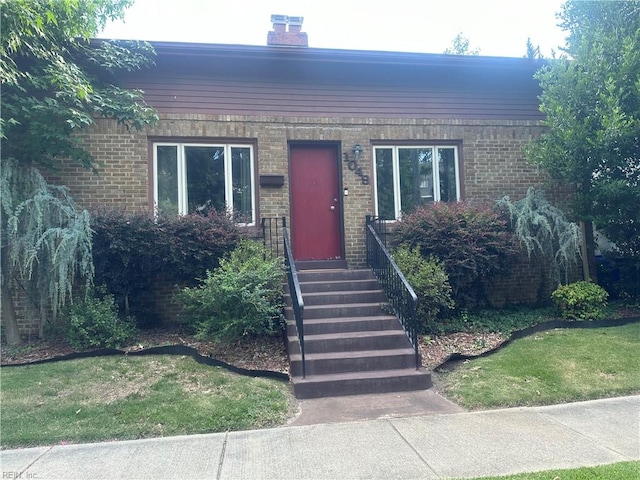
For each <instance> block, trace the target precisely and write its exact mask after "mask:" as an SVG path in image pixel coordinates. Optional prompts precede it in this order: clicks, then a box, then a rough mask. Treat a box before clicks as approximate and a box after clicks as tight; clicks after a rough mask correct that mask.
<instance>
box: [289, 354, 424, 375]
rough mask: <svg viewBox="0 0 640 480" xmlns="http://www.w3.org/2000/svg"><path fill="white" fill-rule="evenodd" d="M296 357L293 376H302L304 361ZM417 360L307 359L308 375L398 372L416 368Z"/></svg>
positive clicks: (291, 368)
mask: <svg viewBox="0 0 640 480" xmlns="http://www.w3.org/2000/svg"><path fill="white" fill-rule="evenodd" d="M299 358H300V355H299V354H298V355H296V356H295V357H294V358H292V359H291V361H290V363H289V371H290V373H291V375H294V376H301V375H302V361H301V360H299ZM415 366H416V359H415V356H414V355H413V354H398V355H385V356H384V357H364V358H331V359H317V360H316V359H310V358H308V357H307V359H306V374H307V375H324V374H331V373H346V372H368V371H372V370H396V369H401V368H415Z"/></svg>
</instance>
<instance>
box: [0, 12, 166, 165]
mask: <svg viewBox="0 0 640 480" xmlns="http://www.w3.org/2000/svg"><path fill="white" fill-rule="evenodd" d="M130 3H131V2H130V1H129V0H82V1H75V0H56V1H45V0H9V1H5V2H3V3H2V8H0V15H1V20H2V25H1V30H0V32H1V33H0V38H1V39H2V42H1V44H0V72H1V73H0V75H1V77H0V78H1V79H2V121H1V123H0V133H1V135H2V138H3V145H2V157H3V158H7V157H13V158H15V159H17V160H18V161H19V162H24V163H30V164H36V165H41V166H46V167H49V168H51V167H54V166H55V165H56V160H57V159H59V158H71V159H72V160H73V161H75V162H77V163H79V164H81V165H83V166H84V167H87V168H94V169H95V166H94V162H93V158H92V156H91V154H90V153H89V152H88V151H86V150H85V149H83V148H81V146H79V145H78V143H77V138H76V137H74V136H73V135H72V133H73V132H75V131H78V130H79V129H81V128H84V127H87V126H89V125H92V124H93V123H94V119H95V118H96V117H100V116H102V117H108V118H115V119H116V120H117V121H118V123H121V124H123V125H125V126H127V127H134V128H142V127H144V126H145V125H147V124H149V123H151V122H154V121H156V119H157V114H156V112H155V111H154V110H153V109H152V108H150V107H148V106H147V105H146V104H145V103H144V102H143V101H142V93H141V92H139V91H135V90H127V89H124V88H121V87H118V86H117V85H116V82H115V74H117V73H119V72H122V71H131V70H136V69H139V68H143V67H146V66H148V65H151V64H152V63H153V57H152V55H153V49H152V47H151V46H150V45H149V44H147V43H145V42H94V43H91V41H90V37H91V36H92V35H95V34H96V33H98V31H99V30H100V29H101V28H102V27H104V25H105V23H106V22H107V21H108V20H110V19H117V18H121V17H122V15H123V11H124V8H125V7H126V6H128V5H129V4H130Z"/></svg>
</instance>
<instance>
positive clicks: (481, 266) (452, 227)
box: [398, 202, 518, 308]
mask: <svg viewBox="0 0 640 480" xmlns="http://www.w3.org/2000/svg"><path fill="white" fill-rule="evenodd" d="M398 242H399V243H400V244H403V245H407V246H409V247H410V248H415V247H419V248H420V253H421V254H422V256H423V257H424V258H429V257H431V256H433V257H436V258H438V259H439V260H441V261H442V262H443V263H444V267H445V270H446V271H447V274H448V275H449V282H450V284H451V288H452V291H453V298H454V300H455V302H456V306H457V307H459V308H466V307H468V308H473V307H476V306H477V305H482V304H483V303H485V300H486V299H485V297H484V296H483V290H482V283H481V279H484V280H490V279H491V278H492V277H494V278H495V277H496V276H498V275H501V274H503V273H504V272H505V271H506V270H508V268H509V267H510V266H511V263H512V261H513V258H514V254H515V253H516V252H517V251H518V250H517V241H516V240H515V237H514V236H513V235H512V234H511V233H510V232H509V231H508V227H507V221H506V219H505V218H503V216H501V215H500V214H498V213H497V212H495V211H493V210H492V209H491V208H489V207H484V206H479V205H468V204H465V203H446V202H439V203H436V204H434V205H430V206H425V207H418V208H416V209H415V210H414V211H413V212H412V213H410V214H409V215H406V216H405V217H403V219H402V221H401V222H399V225H398Z"/></svg>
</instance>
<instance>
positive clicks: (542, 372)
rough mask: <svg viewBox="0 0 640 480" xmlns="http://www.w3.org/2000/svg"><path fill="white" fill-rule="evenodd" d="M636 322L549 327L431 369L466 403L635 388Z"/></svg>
mask: <svg viewBox="0 0 640 480" xmlns="http://www.w3.org/2000/svg"><path fill="white" fill-rule="evenodd" d="M639 351H640V323H633V324H629V325H625V326H622V327H608V328H599V329H570V330H566V329H565V330H550V331H546V332H541V333H537V334H535V335H532V336H530V337H527V338H523V339H520V340H516V341H514V342H512V343H511V344H509V345H507V346H506V347H504V348H502V349H500V350H499V351H498V352H496V353H494V354H492V355H489V356H487V357H483V358H477V359H474V360H470V361H468V362H464V363H460V364H458V365H457V366H455V367H453V369H452V370H451V371H448V372H443V373H441V374H438V375H437V379H436V381H437V385H438V388H439V390H440V391H442V392H443V393H444V395H445V396H446V397H448V398H449V399H451V400H453V401H455V402H457V403H459V404H460V405H462V406H463V407H466V408H470V409H483V408H496V407H511V406H520V405H545V404H554V403H561V402H565V401H578V400H589V399H594V398H604V397H613V396H620V395H627V394H632V393H638V392H640V355H638V352H639Z"/></svg>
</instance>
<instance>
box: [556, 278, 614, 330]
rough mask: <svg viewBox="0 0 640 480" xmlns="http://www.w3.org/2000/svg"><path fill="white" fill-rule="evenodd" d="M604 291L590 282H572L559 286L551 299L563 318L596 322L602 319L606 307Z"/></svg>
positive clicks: (605, 293)
mask: <svg viewBox="0 0 640 480" xmlns="http://www.w3.org/2000/svg"><path fill="white" fill-rule="evenodd" d="M607 297H608V294H607V292H606V290H605V289H603V288H602V287H600V286H599V285H596V284H595V283H591V282H584V281H581V282H574V283H570V284H569V285H561V286H559V287H558V288H557V289H556V290H555V291H554V292H553V293H552V294H551V299H552V300H553V303H554V305H555V306H556V308H558V310H559V312H560V314H561V315H562V317H563V318H569V319H573V320H597V319H600V318H603V316H604V310H603V307H605V306H606V305H607Z"/></svg>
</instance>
